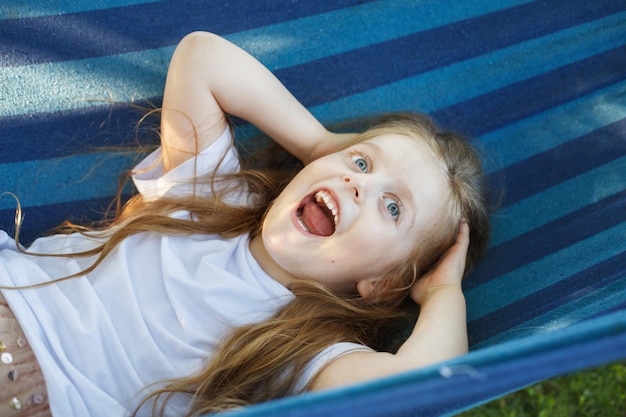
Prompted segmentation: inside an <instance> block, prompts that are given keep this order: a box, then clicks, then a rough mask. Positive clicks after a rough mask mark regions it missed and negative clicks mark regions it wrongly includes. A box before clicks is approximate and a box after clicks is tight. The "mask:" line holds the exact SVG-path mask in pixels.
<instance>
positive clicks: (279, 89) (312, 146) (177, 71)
mask: <svg viewBox="0 0 626 417" xmlns="http://www.w3.org/2000/svg"><path fill="white" fill-rule="evenodd" d="M225 113H227V114H231V115H234V116H237V117H240V118H242V119H244V120H247V121H249V122H250V123H252V124H253V125H255V126H257V127H258V128H259V129H261V130H262V131H263V132H265V133H266V134H267V135H269V136H270V137H271V138H273V139H274V140H275V141H277V142H278V143H279V144H280V145H281V146H283V147H284V148H286V149H287V150H288V151H289V152H291V153H292V154H293V155H295V156H296V157H297V158H299V159H300V160H302V161H303V162H305V163H307V162H310V161H311V160H313V159H315V158H317V157H319V156H321V155H323V154H326V153H329V152H332V151H333V150H334V147H335V146H337V145H336V143H340V142H342V141H343V140H347V139H348V138H349V136H350V135H336V134H333V133H331V132H329V131H328V130H326V129H325V128H324V126H322V125H321V124H320V123H319V122H318V121H317V120H316V119H315V117H313V115H311V113H309V111H308V110H307V109H306V108H305V107H304V106H302V104H300V103H299V102H298V100H296V98H295V97H293V96H292V95H291V94H290V93H289V91H287V89H286V88H285V87H284V86H283V85H282V84H281V83H280V81H279V80H278V79H277V78H276V77H275V76H274V75H273V74H272V73H271V72H270V71H269V70H268V69H267V68H265V67H264V66H263V65H262V64H261V63H260V62H258V61H257V60H256V59H254V58H253V57H252V56H250V55H249V54H248V53H246V52H245V51H243V50H242V49H240V48H239V47H237V46H235V45H233V44H232V43H230V42H228V41H227V40H225V39H223V38H221V37H219V36H217V35H214V34H211V33H206V32H194V33H191V34H189V35H187V36H186V37H185V38H184V39H183V40H182V41H181V42H180V44H179V45H178V46H177V48H176V50H175V52H174V55H173V56H172V60H171V63H170V67H169V70H168V74H167V80H166V83H165V91H164V94H163V112H162V115H161V141H162V146H163V160H164V167H165V170H166V171H167V170H170V169H172V168H174V167H175V166H177V165H178V164H180V163H181V162H183V161H185V160H187V159H189V158H190V157H193V156H194V155H196V154H197V153H198V152H200V151H201V150H203V149H205V148H206V147H207V146H209V145H210V144H211V143H213V141H215V140H216V139H217V138H218V137H219V135H220V134H221V133H222V132H223V131H224V129H225V128H226V117H225Z"/></svg>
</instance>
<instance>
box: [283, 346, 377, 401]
mask: <svg viewBox="0 0 626 417" xmlns="http://www.w3.org/2000/svg"><path fill="white" fill-rule="evenodd" d="M352 352H374V350H373V349H372V348H369V347H367V346H365V345H360V344H358V343H351V342H341V343H335V344H334V345H330V346H329V347H327V348H326V349H324V350H322V351H321V352H320V353H318V354H317V355H315V357H314V358H313V359H311V361H310V362H309V363H308V365H307V366H306V367H305V368H304V372H303V373H302V377H301V378H300V381H298V384H297V385H296V388H295V392H294V394H300V393H302V392H304V389H305V387H306V385H307V384H308V383H309V382H311V380H312V379H313V378H314V377H315V376H316V375H317V373H318V372H319V371H321V370H322V369H323V368H324V367H325V366H327V365H328V364H329V363H331V362H332V361H334V360H335V359H338V358H340V357H341V356H343V355H345V354H348V353H352Z"/></svg>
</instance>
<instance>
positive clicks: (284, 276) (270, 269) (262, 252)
mask: <svg viewBox="0 0 626 417" xmlns="http://www.w3.org/2000/svg"><path fill="white" fill-rule="evenodd" d="M249 247H250V253H252V256H253V257H254V259H255V260H256V261H257V263H258V264H259V266H260V267H261V269H263V271H265V273H266V274H267V275H269V276H270V277H272V278H274V279H275V280H276V281H278V282H280V283H281V284H282V285H284V286H285V287H287V286H288V284H289V283H290V282H291V281H292V280H293V277H292V276H291V274H289V272H287V271H285V270H284V269H283V268H281V267H280V265H278V264H277V263H276V262H275V261H274V259H273V258H272V257H271V256H270V254H269V253H268V252H267V249H265V245H264V244H263V237H262V236H261V233H257V235H256V236H254V237H253V238H252V239H250V243H249Z"/></svg>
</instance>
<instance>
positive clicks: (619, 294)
mask: <svg viewBox="0 0 626 417" xmlns="http://www.w3.org/2000/svg"><path fill="white" fill-rule="evenodd" d="M625 299H626V272H625V275H624V278H622V279H620V280H619V281H617V282H614V283H612V284H610V285H607V286H605V287H602V288H600V289H599V290H597V291H593V292H591V293H589V294H585V295H583V296H580V297H579V298H577V299H575V300H574V301H572V302H570V303H567V304H564V305H562V306H559V307H555V308H551V309H550V311H548V312H547V313H545V314H542V315H540V316H538V317H535V318H534V319H532V320H529V321H527V322H525V323H523V324H520V325H518V326H515V327H514V328H512V329H510V330H507V331H504V332H501V333H499V334H497V335H496V336H494V337H491V338H489V339H487V340H484V341H483V342H481V343H478V344H476V345H475V346H474V348H476V349H477V348H481V347H484V346H489V345H494V344H496V343H500V342H503V341H506V340H512V339H519V338H521V337H526V336H531V335H536V334H540V333H548V332H553V331H556V330H559V329H562V328H565V327H568V326H571V325H573V324H576V323H578V322H580V321H581V319H586V318H588V317H593V316H594V315H595V314H597V313H598V312H600V311H604V310H607V309H610V308H612V307H614V306H617V305H619V304H621V303H623V302H624V300H625Z"/></svg>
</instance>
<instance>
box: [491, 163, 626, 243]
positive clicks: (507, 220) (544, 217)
mask: <svg viewBox="0 0 626 417" xmlns="http://www.w3.org/2000/svg"><path fill="white" fill-rule="evenodd" d="M580 157H581V158H584V155H580ZM625 186H626V156H624V157H622V158H619V159H616V160H614V161H612V162H610V163H608V164H606V165H603V166H600V167H598V168H595V169H593V170H590V171H588V172H585V173H584V174H581V175H579V176H577V177H575V178H572V179H570V180H568V181H565V182H562V183H560V184H558V185H555V186H553V187H551V188H548V189H547V190H545V191H543V192H541V193H538V194H535V195H532V196H530V197H528V198H526V199H524V200H521V201H519V202H517V203H516V204H513V205H511V206H508V207H506V208H504V209H501V210H499V211H497V212H496V213H495V214H494V215H493V216H492V218H491V222H492V223H491V224H492V230H493V235H492V239H491V242H490V246H496V245H499V244H500V243H502V242H505V241H507V240H510V239H513V238H514V237H516V236H520V235H522V234H524V233H526V232H528V231H530V230H533V229H536V228H538V227H540V226H543V225H544V224H547V223H549V222H551V221H553V220H556V219H558V218H561V217H563V216H566V215H568V214H571V213H573V212H575V211H577V210H580V209H582V208H583V207H586V206H588V205H590V204H593V203H595V202H598V201H600V200H602V199H604V198H606V197H609V196H611V195H613V194H616V193H618V192H620V191H623V190H624V187H625Z"/></svg>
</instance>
